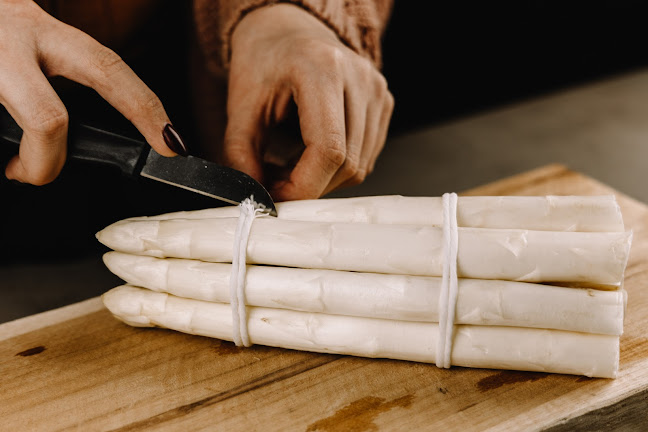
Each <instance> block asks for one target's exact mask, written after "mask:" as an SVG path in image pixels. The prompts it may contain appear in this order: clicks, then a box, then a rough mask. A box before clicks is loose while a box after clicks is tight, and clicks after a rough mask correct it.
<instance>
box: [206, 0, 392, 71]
mask: <svg viewBox="0 0 648 432" xmlns="http://www.w3.org/2000/svg"><path fill="white" fill-rule="evenodd" d="M276 3H291V4H294V5H297V6H300V7H302V8H304V9H305V10H307V11H308V12H310V13H312V14H313V15H315V16H316V17H317V18H319V19H320V20H322V22H324V23H325V24H326V25H328V26H329V27H330V28H331V29H333V31H335V32H336V33H337V34H338V36H339V37H340V40H341V41H342V42H343V43H345V44H346V45H347V46H349V47H350V48H351V49H353V50H354V51H356V52H357V53H358V54H360V55H362V56H364V57H367V58H369V59H371V60H372V61H373V63H374V64H375V65H376V66H377V67H381V65H382V63H381V62H382V58H381V43H380V40H381V37H382V35H383V32H384V30H385V27H386V26H387V21H388V19H389V16H390V15H391V9H392V4H393V0H195V1H194V15H195V20H196V31H197V35H198V39H199V41H200V43H201V45H202V49H203V52H204V54H205V57H206V59H207V63H208V66H209V68H210V70H212V71H220V70H222V69H224V68H227V67H228V63H229V56H230V38H231V36H232V32H233V31H234V28H235V27H236V24H238V23H239V21H241V19H242V18H243V17H244V16H245V14H247V13H248V12H250V11H252V10H254V9H256V8H259V7H262V6H266V5H271V4H276Z"/></svg>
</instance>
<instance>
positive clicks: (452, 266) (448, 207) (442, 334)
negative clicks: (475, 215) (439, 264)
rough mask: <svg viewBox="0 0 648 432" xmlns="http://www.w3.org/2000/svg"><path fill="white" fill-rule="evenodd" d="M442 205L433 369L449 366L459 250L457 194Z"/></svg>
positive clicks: (445, 196) (443, 200)
mask: <svg viewBox="0 0 648 432" xmlns="http://www.w3.org/2000/svg"><path fill="white" fill-rule="evenodd" d="M442 202H443V273H442V278H441V292H440V293H439V332H438V339H437V351H436V365H437V367H440V368H449V367H450V366H451V363H450V362H451V355H452V342H453V336H454V319H455V310H456V305H457V291H458V283H459V282H458V279H457V254H458V250H459V228H458V226H457V194H456V193H446V194H443V196H442Z"/></svg>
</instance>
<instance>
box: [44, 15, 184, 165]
mask: <svg viewBox="0 0 648 432" xmlns="http://www.w3.org/2000/svg"><path fill="white" fill-rule="evenodd" d="M50 33H51V34H50ZM54 36H56V37H54ZM39 44H40V46H39V51H40V52H41V53H44V54H42V56H43V58H41V62H42V68H43V71H44V72H45V73H46V74H47V75H61V76H64V77H66V78H69V79H71V80H73V81H76V82H78V83H80V84H83V85H85V86H88V87H91V88H93V89H94V90H96V91H97V93H99V94H100V95H101V96H102V97H103V98H104V99H105V100H106V101H107V102H108V103H110V104H111V105H112V106H113V107H115V108H116V109H117V110H118V111H119V112H121V113H122V114H123V115H124V117H126V118H127V119H128V120H130V121H131V122H132V123H133V125H134V126H135V127H136V128H137V129H138V130H139V131H140V133H141V134H142V135H143V136H144V138H145V139H146V141H147V142H148V143H149V144H150V145H151V147H153V148H154V149H155V151H156V152H158V153H160V154H161V155H164V156H173V155H175V154H176V152H174V151H173V150H171V149H170V148H169V147H168V145H167V144H166V142H165V139H164V136H163V131H164V129H165V127H166V125H167V124H170V123H171V122H170V120H169V117H168V115H167V113H166V111H165V109H164V107H163V106H162V102H161V101H160V99H159V98H158V97H157V96H156V95H155V93H153V91H152V90H151V89H150V88H149V87H148V86H147V85H146V84H144V82H143V81H142V80H141V79H140V78H139V77H138V76H137V75H136V74H135V72H133V70H132V69H131V68H130V67H129V66H128V65H127V64H126V63H124V61H123V60H122V59H121V58H120V57H119V56H118V55H117V54H116V53H115V52H114V51H112V50H110V49H109V48H107V47H105V46H103V45H101V44H100V43H99V42H97V41H96V40H94V39H93V38H92V37H90V36H88V35H87V34H85V33H83V32H81V31H80V30H77V29H75V28H73V27H71V26H68V25H66V24H63V23H60V22H57V24H56V25H54V26H50V27H48V28H47V30H46V31H45V32H44V34H43V35H42V37H41V38H39ZM179 144H180V146H179V147H176V150H178V151H179V152H183V150H186V146H185V145H184V143H183V142H182V140H181V139H180V142H179ZM185 153H186V151H185Z"/></svg>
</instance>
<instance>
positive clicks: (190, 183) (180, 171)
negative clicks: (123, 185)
mask: <svg viewBox="0 0 648 432" xmlns="http://www.w3.org/2000/svg"><path fill="white" fill-rule="evenodd" d="M21 137H22V129H20V127H19V126H18V125H17V124H16V122H15V121H14V120H13V118H11V116H10V115H9V113H7V111H6V110H5V109H4V107H2V106H0V138H2V139H4V140H6V141H9V142H12V143H15V144H20V139H21ZM68 159H71V160H76V161H81V162H93V163H100V164H103V165H110V166H114V167H117V168H119V169H120V170H121V171H122V173H123V174H125V175H127V176H129V177H133V178H137V177H140V176H141V177H146V178H149V179H152V180H156V181H159V182H162V183H166V184H169V185H172V186H176V187H179V188H183V189H187V190H189V191H192V192H195V193H199V194H202V195H206V196H208V197H211V198H215V199H218V200H221V201H224V202H227V203H230V204H233V205H238V204H239V203H240V202H242V201H243V200H245V199H246V198H250V197H252V198H253V199H254V201H255V202H256V203H257V204H259V205H260V206H264V207H265V209H266V210H268V211H269V213H270V214H271V215H273V216H276V215H277V209H276V207H275V204H274V202H273V200H272V197H271V196H270V194H269V193H268V191H267V190H266V189H265V188H264V187H263V186H262V185H261V184H260V183H259V182H257V181H256V180H254V179H253V178H252V177H250V176H249V175H247V174H245V173H243V172H241V171H237V170H235V169H232V168H228V167H224V166H221V165H218V164H215V163H212V162H209V161H206V160H203V159H200V158H197V157H194V156H187V157H182V156H176V157H164V156H160V155H159V154H158V153H157V152H155V151H154V150H153V149H151V147H150V146H149V145H148V143H147V142H146V141H145V140H144V139H143V138H142V139H135V138H131V137H127V136H123V135H120V134H117V133H113V132H110V131H106V130H103V129H99V128H95V127H92V126H88V125H84V124H74V123H72V122H71V124H70V127H69V132H68Z"/></svg>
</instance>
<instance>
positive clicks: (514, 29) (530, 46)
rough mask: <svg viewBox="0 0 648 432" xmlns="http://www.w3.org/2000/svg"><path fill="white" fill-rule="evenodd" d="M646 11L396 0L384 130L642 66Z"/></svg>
mask: <svg viewBox="0 0 648 432" xmlns="http://www.w3.org/2000/svg"><path fill="white" fill-rule="evenodd" d="M424 4H425V5H427V6H422V5H424ZM647 12H648V7H647V6H646V2H642V1H628V0H620V1H599V0H594V1H519V2H497V1H495V2H490V1H453V2H428V1H422V2H415V1H407V0H400V1H399V0H396V2H395V5H394V10H393V15H392V19H391V21H390V24H389V27H388V28H387V32H386V35H385V40H384V50H383V52H384V71H383V72H384V74H385V76H386V77H387V79H388V82H389V85H390V89H391V91H392V93H393V95H394V98H395V100H396V107H395V110H394V115H393V119H392V124H391V132H392V133H401V132H406V131H408V130H411V129H412V128H422V127H427V126H431V125H433V124H436V123H439V122H444V121H448V120H451V119H453V118H456V117H460V116H464V115H468V114H472V113H475V112H478V111H481V110H485V109H489V108H493V107H496V106H501V105H503V104H508V103H512V102H515V101H519V100H523V99H526V98H529V97H533V96H538V95H541V94H544V93H547V92H553V91H556V90H559V89H561V88H565V87H569V86H573V85H578V84H581V83H585V82H588V81H591V80H595V79H601V78H605V77H607V76H611V75H615V74H619V73H624V72H627V71H630V70H632V69H635V68H639V67H643V66H645V65H646V64H647V63H648V55H647V51H646V43H647V42H648V26H647V22H646V16H647V14H646V13H647Z"/></svg>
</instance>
